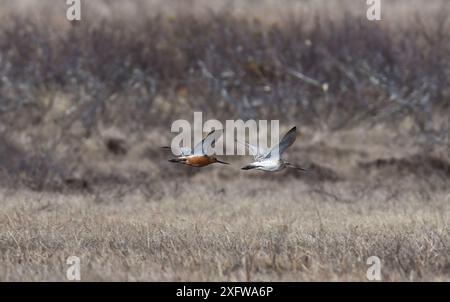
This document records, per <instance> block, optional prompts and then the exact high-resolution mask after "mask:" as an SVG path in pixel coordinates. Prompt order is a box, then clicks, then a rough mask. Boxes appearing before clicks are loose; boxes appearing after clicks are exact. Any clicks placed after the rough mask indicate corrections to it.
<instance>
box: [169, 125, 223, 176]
mask: <svg viewBox="0 0 450 302" xmlns="http://www.w3.org/2000/svg"><path fill="white" fill-rule="evenodd" d="M222 134H223V130H213V131H211V132H210V133H209V134H208V135H207V136H206V137H205V138H204V139H203V140H202V141H201V142H199V143H198V144H197V145H196V146H195V147H194V149H193V150H192V149H191V148H189V147H180V148H179V151H180V153H181V155H180V156H179V157H177V158H174V159H169V162H172V163H180V164H184V165H188V166H191V167H204V166H207V165H210V164H214V163H219V164H224V165H229V163H226V162H223V161H220V160H218V159H217V158H216V157H215V156H212V155H208V154H210V152H209V148H210V147H214V146H215V144H216V141H217V140H219V138H220V137H221V136H222ZM163 149H167V150H171V147H163Z"/></svg>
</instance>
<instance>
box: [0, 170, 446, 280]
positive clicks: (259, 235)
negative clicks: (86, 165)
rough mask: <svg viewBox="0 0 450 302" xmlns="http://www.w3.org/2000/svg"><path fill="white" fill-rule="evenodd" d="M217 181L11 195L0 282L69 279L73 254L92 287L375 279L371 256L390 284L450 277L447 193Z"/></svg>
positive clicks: (1, 206) (0, 244)
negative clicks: (152, 189)
mask: <svg viewBox="0 0 450 302" xmlns="http://www.w3.org/2000/svg"><path fill="white" fill-rule="evenodd" d="M208 179H209V182H210V183H209V184H208V186H205V181H204V180H200V179H197V180H195V179H194V180H188V181H187V182H186V183H178V184H175V183H169V184H167V186H166V187H165V194H164V195H163V197H161V198H152V197H149V196H148V195H147V194H144V192H143V191H142V190H140V189H139V188H137V189H136V190H132V191H130V192H128V193H127V194H125V195H124V196H121V197H120V198H119V197H118V195H117V192H116V190H110V191H106V190H105V191H103V192H101V193H98V194H79V193H77V194H73V195H71V194H57V193H37V192H30V191H14V190H6V189H2V190H1V191H0V229H1V230H2V231H1V233H0V250H1V253H0V280H2V281H60V280H61V281H64V280H66V277H65V270H66V269H67V267H68V265H66V263H65V260H66V258H67V257H69V256H71V255H75V256H78V257H80V258H81V277H82V280H83V281H88V280H89V281H119V280H120V281H138V280H139V281H219V280H220V281H221V280H232V281H246V280H251V281H269V280H270V281H311V280H315V281H356V280H361V281H365V280H366V277H365V276H366V270H367V267H368V266H367V265H366V263H365V262H366V259H367V258H368V257H369V256H372V255H375V256H378V257H380V259H381V261H382V277H383V280H384V281H404V280H414V281H417V280H437V281H441V280H447V281H449V280H450V277H449V276H450V250H449V247H450V234H449V222H450V215H449V213H450V212H449V201H450V195H448V193H442V192H441V193H435V194H432V195H431V198H429V199H428V200H424V199H423V197H422V196H421V194H420V192H402V193H401V194H400V195H398V196H396V197H395V198H387V195H389V193H388V189H387V188H385V187H380V188H378V189H374V190H372V191H370V192H369V193H368V194H363V195H361V197H360V199H358V198H355V200H353V201H349V202H342V201H338V200H335V199H333V198H328V196H332V195H333V194H334V195H337V196H339V195H345V194H348V192H351V191H352V190H356V191H357V190H358V188H357V187H355V185H354V184H351V183H346V182H342V183H336V184H326V185H325V186H323V187H322V188H323V190H325V191H327V192H328V193H329V195H328V196H326V195H323V194H320V193H317V192H314V191H313V190H312V187H311V185H307V184H305V183H303V182H301V181H298V180H290V181H286V182H281V183H280V182H275V181H273V180H270V179H266V180H260V181H257V182H255V181H252V180H245V179H243V178H240V179H238V180H229V181H226V182H224V181H221V180H220V179H218V178H214V177H209V178H208ZM162 185H163V184H161V183H155V184H150V186H162ZM357 195H359V193H358V194H357V193H355V195H354V196H357Z"/></svg>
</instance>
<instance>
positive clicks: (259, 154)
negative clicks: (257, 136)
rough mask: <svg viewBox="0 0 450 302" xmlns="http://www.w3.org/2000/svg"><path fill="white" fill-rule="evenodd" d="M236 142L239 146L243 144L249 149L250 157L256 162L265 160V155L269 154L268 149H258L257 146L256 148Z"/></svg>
mask: <svg viewBox="0 0 450 302" xmlns="http://www.w3.org/2000/svg"><path fill="white" fill-rule="evenodd" d="M236 142H237V143H238V144H241V145H243V146H245V147H247V148H248V151H249V153H250V155H251V156H253V158H254V159H255V160H259V159H262V158H264V155H265V154H266V153H267V149H265V148H258V147H257V146H254V145H252V144H249V143H243V142H240V141H238V140H236Z"/></svg>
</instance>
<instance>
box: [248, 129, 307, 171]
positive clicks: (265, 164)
mask: <svg viewBox="0 0 450 302" xmlns="http://www.w3.org/2000/svg"><path fill="white" fill-rule="evenodd" d="M296 138H297V127H293V128H291V130H289V131H288V132H287V133H286V134H285V135H284V137H283V138H282V139H281V141H280V142H279V143H278V144H277V145H276V146H274V147H273V148H272V149H270V150H265V149H262V148H258V147H256V146H253V145H250V144H248V143H245V145H246V146H247V148H248V149H249V151H250V154H251V155H253V158H254V162H252V163H250V164H248V165H246V166H245V167H243V168H242V170H262V171H268V172H275V171H280V170H283V169H284V168H285V167H289V168H294V169H298V170H302V171H306V169H303V168H301V167H298V166H296V165H294V164H291V163H289V162H287V161H285V160H283V159H282V158H281V155H282V154H283V152H284V151H286V149H287V148H289V147H290V146H291V145H292V144H293V143H294V141H295V139H296Z"/></svg>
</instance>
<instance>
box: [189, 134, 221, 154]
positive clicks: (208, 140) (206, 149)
mask: <svg viewBox="0 0 450 302" xmlns="http://www.w3.org/2000/svg"><path fill="white" fill-rule="evenodd" d="M222 134H223V130H222V129H220V130H213V131H211V132H210V133H208V135H207V136H205V138H204V139H203V140H202V141H201V142H200V143H198V144H197V145H196V146H195V147H194V152H193V154H195V155H202V154H206V155H211V153H212V150H211V149H212V148H214V147H215V145H216V142H217V141H218V140H219V138H220V137H221V136H222Z"/></svg>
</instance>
